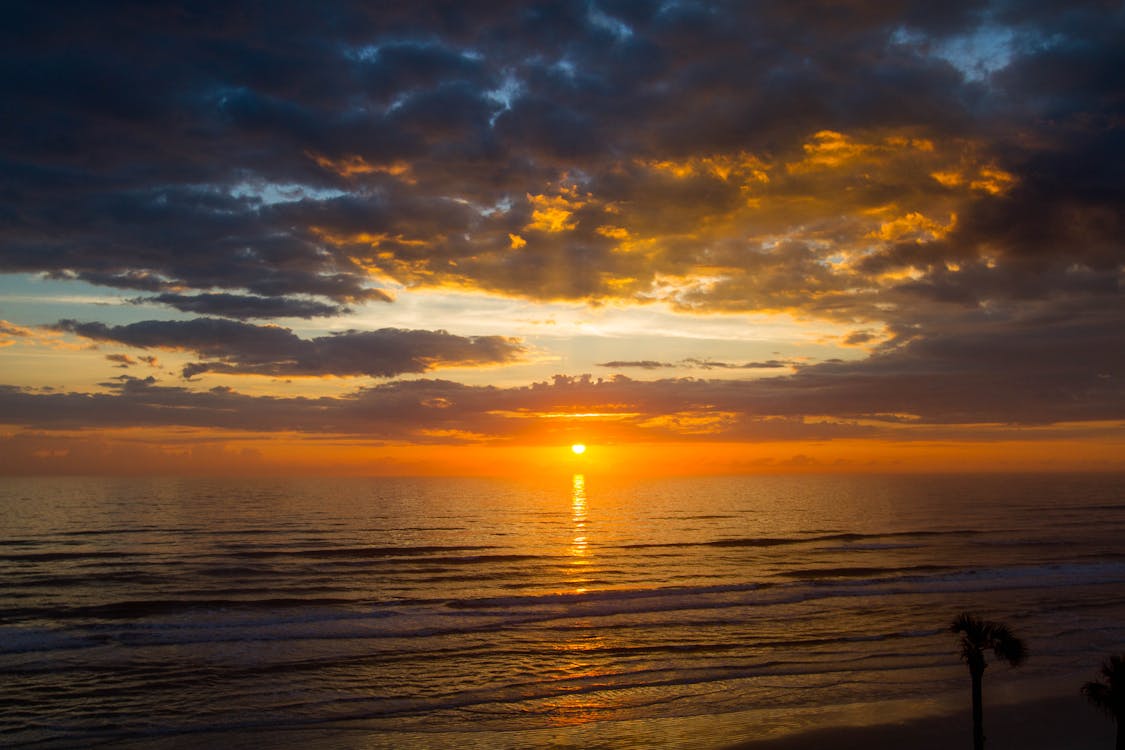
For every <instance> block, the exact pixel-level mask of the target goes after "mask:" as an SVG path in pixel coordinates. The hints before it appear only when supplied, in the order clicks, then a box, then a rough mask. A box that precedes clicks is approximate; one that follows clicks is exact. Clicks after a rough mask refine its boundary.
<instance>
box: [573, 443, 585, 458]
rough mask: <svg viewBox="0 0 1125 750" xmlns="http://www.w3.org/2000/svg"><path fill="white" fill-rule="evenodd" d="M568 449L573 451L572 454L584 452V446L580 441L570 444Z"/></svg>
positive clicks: (579, 454)
mask: <svg viewBox="0 0 1125 750" xmlns="http://www.w3.org/2000/svg"><path fill="white" fill-rule="evenodd" d="M570 450H571V451H573V452H574V455H576V456H581V455H582V454H583V453H585V452H586V446H585V445H583V444H582V443H575V444H574V445H572V446H570Z"/></svg>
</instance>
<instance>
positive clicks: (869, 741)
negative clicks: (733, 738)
mask: <svg viewBox="0 0 1125 750" xmlns="http://www.w3.org/2000/svg"><path fill="white" fill-rule="evenodd" d="M967 703H968V696H966V706H965V710H964V712H962V713H959V714H955V715H950V716H938V717H928V718H924V719H914V720H908V721H901V722H896V723H892V724H880V725H872V726H846V727H832V728H825V729H819V730H812V731H808V732H803V733H799V734H793V735H787V736H783V737H777V738H773V739H765V740H750V741H747V742H742V743H738V744H735V745H731V746H728V747H727V748H726V749H725V750H906V749H909V750H951V749H952V750H957V749H958V748H972V746H973V739H972V719H971V715H970V711H969V706H968V705H967ZM984 722H985V734H986V737H987V739H986V747H987V750H1017V749H1018V750H1109V749H1110V748H1112V747H1113V743H1114V724H1113V721H1112V720H1111V719H1109V718H1107V717H1105V716H1104V715H1102V714H1101V713H1099V712H1098V711H1097V710H1095V709H1094V708H1092V707H1091V706H1090V705H1089V704H1087V703H1086V701H1085V700H1084V699H1083V698H1082V696H1080V695H1075V696H1073V697H1059V698H1052V699H1044V700H1036V701H1033V702H1028V703H1020V704H1013V705H1000V706H986V708H985V714H984Z"/></svg>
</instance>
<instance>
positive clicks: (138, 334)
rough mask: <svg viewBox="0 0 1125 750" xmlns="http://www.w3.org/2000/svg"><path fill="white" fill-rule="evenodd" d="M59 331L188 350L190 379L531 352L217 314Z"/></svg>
mask: <svg viewBox="0 0 1125 750" xmlns="http://www.w3.org/2000/svg"><path fill="white" fill-rule="evenodd" d="M54 328H55V329H56V330H59V331H65V332H68V333H73V334H76V335H78V336H82V337H84V338H88V339H92V340H94V341H110V342H114V343H119V344H125V345H127V346H132V347H136V348H140V349H153V348H155V349H166V350H180V351H190V352H194V353H196V354H198V355H200V356H201V357H203V358H204V359H203V360H201V361H198V362H192V363H190V364H188V365H186V366H185V367H184V369H183V376H184V377H185V378H190V377H194V376H196V375H199V374H202V373H206V372H221V373H232V374H240V375H268V376H275V377H285V376H311V377H321V376H340V377H344V376H361V375H366V376H371V377H390V376H394V375H401V374H403V373H421V372H426V371H428V370H431V369H435V368H439V367H454V366H480V365H496V364H503V363H507V362H512V361H516V360H518V359H519V358H521V357H522V355H523V354H524V352H525V347H524V346H523V345H522V344H521V343H519V341H517V340H516V339H512V338H506V337H502V336H474V337H465V336H455V335H452V334H450V333H447V332H445V331H411V330H402V329H396V328H383V329H379V330H376V331H344V332H342V333H336V334H332V335H329V336H320V337H317V338H313V339H302V338H300V337H298V336H297V335H296V334H294V333H293V332H292V331H291V330H289V329H288V328H281V327H279V326H257V325H251V324H248V323H241V322H236V321H231V320H222V319H218V318H196V319H194V320H188V321H160V320H149V321H142V322H139V323H130V324H128V325H122V326H107V325H105V324H104V323H80V322H78V321H75V320H60V321H59V322H58V324H57V325H56V326H54ZM111 356H113V355H111Z"/></svg>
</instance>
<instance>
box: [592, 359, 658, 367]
mask: <svg viewBox="0 0 1125 750" xmlns="http://www.w3.org/2000/svg"><path fill="white" fill-rule="evenodd" d="M597 365H598V367H612V368H614V369H617V370H623V369H628V368H638V369H641V370H659V369H660V368H662V367H675V366H676V364H675V363H674V362H657V361H656V360H653V359H631V360H619V359H615V360H613V361H612V362H598V363H597Z"/></svg>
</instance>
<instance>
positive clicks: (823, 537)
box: [620, 529, 985, 549]
mask: <svg viewBox="0 0 1125 750" xmlns="http://www.w3.org/2000/svg"><path fill="white" fill-rule="evenodd" d="M984 533H985V532H983V531H975V530H972V529H958V530H953V531H930V530H928V531H892V532H885V533H878V534H860V533H850V532H840V533H832V534H819V535H815V536H794V537H742V538H732V539H712V540H708V541H702V542H648V543H641V544H623V545H621V546H620V549H657V548H669V547H781V546H789V545H795V544H816V543H818V542H863V541H866V540H878V539H925V538H928V537H942V536H977V535H980V534H984Z"/></svg>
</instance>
